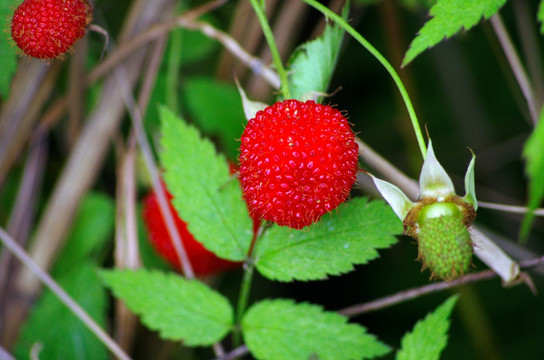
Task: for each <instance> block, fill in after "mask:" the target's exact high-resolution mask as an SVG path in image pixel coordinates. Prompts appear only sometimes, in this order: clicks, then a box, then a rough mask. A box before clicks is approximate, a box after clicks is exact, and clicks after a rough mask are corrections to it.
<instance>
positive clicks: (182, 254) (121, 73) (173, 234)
mask: <svg viewBox="0 0 544 360" xmlns="http://www.w3.org/2000/svg"><path fill="white" fill-rule="evenodd" d="M115 74H116V76H117V82H118V86H119V90H120V91H121V95H122V97H123V101H124V102H125V106H126V108H127V111H128V113H129V115H130V118H131V119H132V126H133V128H134V132H135V133H136V137H137V138H138V144H139V145H140V149H141V150H142V154H143V157H144V161H145V164H146V166H147V170H148V171H149V175H150V177H151V181H152V183H153V189H154V190H155V193H156V194H157V199H158V201H159V208H160V210H161V213H162V216H163V219H164V222H165V223H166V228H167V229H168V234H169V235H170V238H171V239H172V244H173V245H174V249H175V250H176V254H177V255H178V258H179V261H180V263H181V267H182V269H183V273H184V274H185V276H186V277H187V278H189V279H191V278H194V277H195V273H194V271H193V267H192V266H191V262H190V261H189V257H188V256H187V252H186V251H185V247H184V246H183V242H182V241H181V238H180V235H179V232H178V231H177V228H176V224H175V221H174V215H173V214H172V212H171V211H170V208H169V206H168V200H167V197H166V192H165V189H164V187H163V186H162V185H161V180H160V177H159V171H158V168H157V164H156V163H155V159H154V158H153V152H152V150H151V146H150V145H149V142H148V140H147V136H146V135H145V133H144V131H143V126H142V123H143V121H142V115H141V112H140V109H139V108H138V106H137V105H136V102H135V101H134V97H133V96H132V92H131V90H130V88H129V84H127V81H126V80H125V77H126V75H125V74H126V71H125V68H124V67H123V66H119V67H117V68H116V70H115Z"/></svg>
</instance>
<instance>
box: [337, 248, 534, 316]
mask: <svg viewBox="0 0 544 360" xmlns="http://www.w3.org/2000/svg"><path fill="white" fill-rule="evenodd" d="M541 264H544V256H541V257H538V258H535V259H531V260H528V261H524V262H522V263H520V267H521V268H522V269H529V268H532V267H535V266H538V265H541ZM497 276H498V274H497V273H495V272H494V271H493V270H484V271H480V272H477V273H473V274H468V275H465V276H463V277H462V278H459V279H456V280H453V281H450V282H449V283H448V282H445V281H441V282H436V283H432V284H428V285H425V286H421V287H417V288H413V289H408V290H403V291H400V292H398V293H396V294H393V295H389V296H385V297H383V298H380V299H376V300H373V301H370V302H366V303H362V304H357V305H353V306H349V307H347V308H344V309H341V310H339V311H338V313H340V314H341V315H344V316H349V317H353V316H358V315H362V314H366V313H369V312H372V311H376V310H382V309H384V308H387V307H390V306H393V305H396V304H399V303H402V302H405V301H408V300H411V299H415V298H417V297H420V296H422V295H427V294H431V293H434V292H438V291H442V290H445V289H451V288H453V287H456V286H460V285H464V284H469V283H473V282H477V281H482V280H487V279H492V278H495V277H497Z"/></svg>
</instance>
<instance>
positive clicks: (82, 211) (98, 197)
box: [53, 193, 115, 274]
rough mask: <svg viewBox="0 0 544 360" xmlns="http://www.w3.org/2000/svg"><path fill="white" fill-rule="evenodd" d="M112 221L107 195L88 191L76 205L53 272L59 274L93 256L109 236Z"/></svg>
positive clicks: (112, 207)
mask: <svg viewBox="0 0 544 360" xmlns="http://www.w3.org/2000/svg"><path fill="white" fill-rule="evenodd" d="M114 221H115V210H114V204H113V200H112V199H111V198H110V197H109V196H108V195H106V194H101V193H90V194H88V195H87V196H86V197H85V198H84V199H83V201H82V203H81V205H80V207H79V210H78V213H77V215H76V217H75V220H74V226H73V228H72V232H71V235H70V236H69V237H68V242H67V244H66V246H65V248H64V250H63V252H62V255H61V256H60V257H59V258H58V260H57V262H56V264H55V268H54V271H53V274H62V273H64V272H66V271H68V270H69V269H70V268H72V267H73V266H75V265H77V264H78V263H80V262H81V261H83V260H85V259H90V258H92V257H93V256H95V257H96V253H98V252H99V251H100V250H102V249H103V248H104V245H105V244H106V242H107V241H108V240H110V239H111V235H112V233H113V225H114Z"/></svg>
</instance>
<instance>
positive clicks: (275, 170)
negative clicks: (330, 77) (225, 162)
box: [240, 100, 358, 229]
mask: <svg viewBox="0 0 544 360" xmlns="http://www.w3.org/2000/svg"><path fill="white" fill-rule="evenodd" d="M357 156H358V145H357V143H356V142H355V135H354V134H353V132H352V130H351V128H350V125H349V123H348V121H347V120H346V118H345V117H344V116H343V115H342V113H341V112H340V111H338V110H337V109H335V108H333V107H331V106H328V105H321V104H316V103H315V102H314V101H307V102H305V103H302V102H300V101H298V100H285V101H283V102H278V103H275V104H274V105H271V106H269V107H267V108H265V109H264V110H261V111H259V112H257V114H256V115H255V118H253V119H251V120H249V121H248V123H247V126H246V128H245V130H244V132H243V134H242V138H241V145H240V179H241V182H242V187H243V193H244V198H245V199H246V201H247V202H248V204H249V207H250V211H252V212H253V213H256V215H257V216H259V217H262V218H263V219H265V220H268V221H273V222H275V223H277V224H279V225H285V226H289V227H291V228H294V229H301V228H303V227H305V226H308V225H310V224H311V223H313V222H316V221H317V220H319V218H321V216H322V215H323V214H325V213H327V212H329V211H331V210H333V209H335V208H336V207H337V206H338V205H340V203H342V202H343V201H344V200H345V199H346V197H347V196H348V194H349V191H350V189H351V187H352V186H353V183H354V182H355V176H356V173H357Z"/></svg>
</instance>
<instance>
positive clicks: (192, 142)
mask: <svg viewBox="0 0 544 360" xmlns="http://www.w3.org/2000/svg"><path fill="white" fill-rule="evenodd" d="M160 116H161V120H162V138H161V145H162V148H163V151H162V152H161V160H162V165H163V166H164V168H165V169H166V173H165V180H166V183H167V185H168V189H169V190H170V192H171V193H172V195H173V196H174V199H173V201H172V203H173V205H174V207H175V208H176V210H177V211H178V213H179V215H180V217H181V218H182V219H183V220H184V221H185V222H186V223H187V224H188V228H189V231H190V232H191V233H192V234H193V235H194V237H195V238H196V239H197V240H198V241H199V242H201V243H202V244H203V245H204V247H206V248H207V249H208V250H210V251H212V252H213V253H215V254H216V255H217V256H219V257H221V258H224V259H228V260H234V261H241V260H244V259H245V257H246V254H247V252H248V249H249V245H250V243H251V239H252V237H253V225H252V222H251V219H250V217H249V212H248V210H247V206H246V203H245V202H244V201H243V200H242V190H241V189H240V183H239V181H238V179H236V178H233V177H232V176H231V175H230V173H229V166H228V164H227V161H226V160H225V157H224V156H222V155H219V154H217V153H216V151H215V148H214V146H213V144H212V143H211V142H210V141H208V140H206V139H203V138H201V137H200V134H199V132H198V130H197V129H196V128H194V127H193V126H190V125H188V124H186V123H185V122H184V121H182V120H181V119H179V118H177V117H176V116H175V115H174V114H172V113H171V112H170V111H169V110H167V109H166V108H164V107H161V108H160ZM242 118H243V115H242Z"/></svg>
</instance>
